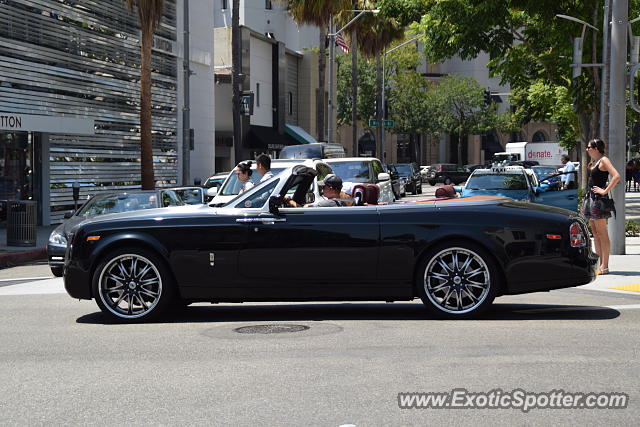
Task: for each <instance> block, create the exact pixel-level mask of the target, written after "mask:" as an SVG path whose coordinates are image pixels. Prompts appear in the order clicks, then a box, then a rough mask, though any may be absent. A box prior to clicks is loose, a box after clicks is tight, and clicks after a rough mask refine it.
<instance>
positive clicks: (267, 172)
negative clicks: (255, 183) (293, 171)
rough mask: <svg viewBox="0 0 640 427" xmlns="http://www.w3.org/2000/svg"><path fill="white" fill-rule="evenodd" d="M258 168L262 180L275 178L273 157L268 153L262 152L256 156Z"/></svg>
mask: <svg viewBox="0 0 640 427" xmlns="http://www.w3.org/2000/svg"><path fill="white" fill-rule="evenodd" d="M256 170H257V171H258V172H259V173H260V174H261V175H262V178H260V182H265V181H268V180H270V179H271V178H273V173H272V172H271V157H269V156H267V155H266V154H260V155H259V156H258V157H256Z"/></svg>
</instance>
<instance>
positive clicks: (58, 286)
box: [0, 277, 66, 296]
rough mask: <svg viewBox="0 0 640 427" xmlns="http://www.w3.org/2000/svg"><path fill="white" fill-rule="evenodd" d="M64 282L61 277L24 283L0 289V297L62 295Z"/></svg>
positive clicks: (64, 291)
mask: <svg viewBox="0 0 640 427" xmlns="http://www.w3.org/2000/svg"><path fill="white" fill-rule="evenodd" d="M64 293H66V290H65V289H64V281H63V280H62V277H55V278H53V279H52V278H49V280H39V281H35V282H25V283H19V284H16V285H9V286H4V287H0V296H6V295H44V294H64Z"/></svg>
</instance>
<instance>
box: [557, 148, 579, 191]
mask: <svg viewBox="0 0 640 427" xmlns="http://www.w3.org/2000/svg"><path fill="white" fill-rule="evenodd" d="M560 161H561V162H562V164H563V165H564V167H563V168H562V173H563V174H564V175H561V179H562V189H563V190H568V189H570V188H576V174H575V171H576V167H575V166H573V163H571V162H570V161H569V156H567V155H566V154H563V155H562V158H561V160H560ZM568 172H573V173H568Z"/></svg>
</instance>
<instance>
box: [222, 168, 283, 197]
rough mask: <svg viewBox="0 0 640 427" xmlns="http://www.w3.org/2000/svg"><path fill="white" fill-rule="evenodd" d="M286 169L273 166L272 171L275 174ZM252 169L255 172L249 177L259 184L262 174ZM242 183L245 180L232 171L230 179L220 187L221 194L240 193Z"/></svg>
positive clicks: (255, 183) (233, 194)
mask: <svg viewBox="0 0 640 427" xmlns="http://www.w3.org/2000/svg"><path fill="white" fill-rule="evenodd" d="M284 169H285V168H283V167H282V168H272V169H271V173H272V174H273V175H277V174H279V173H280V172H282V171H283V170H284ZM251 170H252V171H253V173H252V174H251V177H250V178H249V179H250V180H251V182H253V184H254V185H258V183H259V182H260V179H262V175H261V174H260V173H258V171H257V170H255V169H253V168H252V169H251ZM242 184H243V182H242V181H240V180H239V179H238V176H237V175H236V174H235V173H233V172H231V174H230V175H229V179H228V180H227V182H226V183H225V184H224V185H223V187H222V188H221V189H220V193H219V194H221V195H223V196H236V195H238V193H240V188H241V187H242Z"/></svg>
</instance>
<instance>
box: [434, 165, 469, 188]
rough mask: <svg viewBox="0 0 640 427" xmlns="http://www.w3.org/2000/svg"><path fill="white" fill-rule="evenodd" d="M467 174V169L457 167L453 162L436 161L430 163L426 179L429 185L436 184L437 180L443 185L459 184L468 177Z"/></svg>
mask: <svg viewBox="0 0 640 427" xmlns="http://www.w3.org/2000/svg"><path fill="white" fill-rule="evenodd" d="M469 174H470V172H469V170H468V169H466V168H459V167H458V166H457V165H455V164H453V163H436V164H435V165H431V169H430V170H429V179H428V181H429V184H430V185H436V183H437V182H442V183H443V184H445V185H450V184H460V183H461V182H465V181H466V180H467V178H469Z"/></svg>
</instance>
